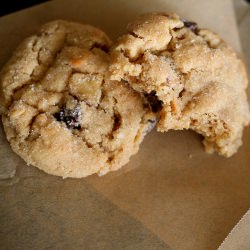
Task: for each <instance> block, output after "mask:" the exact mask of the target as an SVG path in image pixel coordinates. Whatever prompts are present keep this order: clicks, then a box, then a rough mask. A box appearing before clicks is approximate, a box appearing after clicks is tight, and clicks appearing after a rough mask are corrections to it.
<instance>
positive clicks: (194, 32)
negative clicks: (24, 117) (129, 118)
mask: <svg viewBox="0 0 250 250" xmlns="http://www.w3.org/2000/svg"><path fill="white" fill-rule="evenodd" d="M127 30H128V31H127V33H126V34H125V35H123V36H122V37H120V39H119V40H118V42H117V43H116V44H115V46H114V48H113V50H112V53H111V65H110V67H109V71H110V77H111V79H112V80H117V81H123V82H127V83H128V84H129V85H130V86H131V87H132V88H133V89H135V90H136V91H138V92H139V93H141V95H144V96H145V98H147V99H148V101H149V102H150V103H151V106H152V110H153V111H154V112H155V113H157V114H158V116H159V122H158V124H157V129H158V130H159V131H162V132H163V131H168V130H170V129H177V130H180V129H193V130H195V131H196V132H198V133H200V134H202V135H203V136H204V137H205V139H204V144H205V148H206V151H207V152H213V151H214V150H215V151H217V152H218V153H219V154H221V155H224V156H231V155H232V154H234V153H235V152H236V151H237V149H238V147H239V146H240V145H241V144H242V140H241V137H242V132H243V128H244V126H246V125H248V124H249V120H250V114H249V106H248V102H247V96H246V91H245V90H246V87H247V84H248V79H247V74H246V70H245V67H244V64H243V63H242V61H241V60H240V59H239V58H238V57H237V55H236V53H235V52H234V51H233V50H232V49H231V48H230V47H229V46H228V45H227V44H226V43H225V42H224V41H223V40H222V39H221V38H220V37H219V36H218V35H217V34H215V33H213V32H212V31H209V30H206V29H199V28H198V26H197V24H196V23H194V22H189V21H185V20H182V19H180V18H179V17H178V16H177V15H176V14H165V13H148V14H144V15H142V16H140V17H139V18H138V19H137V20H136V21H135V22H133V23H131V24H129V25H128V28H127Z"/></svg>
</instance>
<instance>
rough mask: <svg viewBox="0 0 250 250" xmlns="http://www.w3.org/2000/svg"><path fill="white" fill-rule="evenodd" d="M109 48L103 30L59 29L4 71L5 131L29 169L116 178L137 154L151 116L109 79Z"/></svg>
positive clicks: (61, 24) (51, 27)
mask: <svg viewBox="0 0 250 250" xmlns="http://www.w3.org/2000/svg"><path fill="white" fill-rule="evenodd" d="M110 46H111V41H110V40H109V38H108V37H107V36H106V35H105V34H104V33H103V32H102V31H100V30H99V29H97V28H94V27H92V26H90V25H83V24H78V23H72V22H67V21H60V20H59V21H53V22H50V23H48V24H45V25H43V26H42V27H41V29H40V31H39V32H38V33H37V34H36V35H34V36H32V37H29V38H27V39H26V40H25V41H24V42H23V43H22V44H21V45H20V46H19V47H18V48H17V50H16V51H15V53H14V54H13V56H12V58H11V59H10V60H9V62H8V63H7V64H6V66H5V67H4V68H3V70H2V72H1V76H0V88H1V91H0V93H1V103H0V107H1V114H2V121H3V125H4V129H5V132H6V136H7V139H8V140H9V142H10V144H11V146H12V148H13V150H14V151H15V152H16V153H17V154H18V155H20V156H21V157H22V158H23V159H24V160H25V161H26V162H27V163H28V164H32V165H34V166H36V167H38V168H39V169H41V170H43V171H45V172H47V173H49V174H53V175H58V176H62V177H77V178H79V177H84V176H87V175H91V174H93V173H98V174H100V175H102V174H105V173H107V172H108V171H112V170H116V169H118V168H120V167H121V166H123V165H124V164H126V163H127V162H128V160H129V158H130V156H131V155H133V154H135V153H136V152H137V151H138V147H139V144H140V142H141V141H142V139H143V137H144V135H145V133H146V131H147V129H148V126H149V125H148V124H149V123H148V122H147V121H146V120H145V117H144V114H145V112H146V111H145V108H144V106H143V103H142V101H141V98H140V96H139V94H138V93H136V92H135V91H134V90H133V89H131V88H130V87H129V86H125V85H124V84H121V83H119V82H116V81H109V79H108V78H107V68H108V63H109V55H108V53H107V51H108V50H109V47H110Z"/></svg>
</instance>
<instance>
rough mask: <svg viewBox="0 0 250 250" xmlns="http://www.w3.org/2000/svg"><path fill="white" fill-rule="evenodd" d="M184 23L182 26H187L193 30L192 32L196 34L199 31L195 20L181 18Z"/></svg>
mask: <svg viewBox="0 0 250 250" xmlns="http://www.w3.org/2000/svg"><path fill="white" fill-rule="evenodd" d="M182 21H183V23H184V26H185V27H187V28H189V29H190V30H191V31H193V32H194V33H196V34H197V32H198V31H199V28H198V25H197V23H195V22H190V21H187V20H182Z"/></svg>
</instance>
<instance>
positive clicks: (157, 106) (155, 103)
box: [144, 90, 162, 113]
mask: <svg viewBox="0 0 250 250" xmlns="http://www.w3.org/2000/svg"><path fill="white" fill-rule="evenodd" d="M144 95H145V97H146V98H147V100H148V102H149V104H150V107H151V110H152V111H153V112H154V113H156V112H158V111H160V110H161V109H162V101H160V100H159V99H158V97H157V95H156V91H154V90H153V91H151V92H150V93H149V94H148V93H145V94H144Z"/></svg>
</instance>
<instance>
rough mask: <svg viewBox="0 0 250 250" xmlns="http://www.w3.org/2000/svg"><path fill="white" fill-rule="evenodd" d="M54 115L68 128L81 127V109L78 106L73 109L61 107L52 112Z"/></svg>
mask: <svg viewBox="0 0 250 250" xmlns="http://www.w3.org/2000/svg"><path fill="white" fill-rule="evenodd" d="M54 117H55V118H56V120H57V121H59V122H64V123H65V124H66V125H67V127H68V128H69V129H81V125H80V120H81V110H80V108H79V107H76V108H75V109H66V108H61V110H60V111H59V112H57V113H55V114H54Z"/></svg>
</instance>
